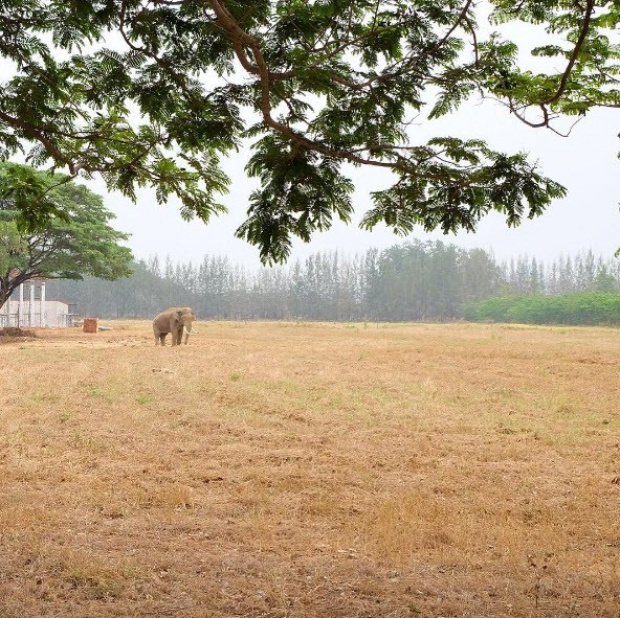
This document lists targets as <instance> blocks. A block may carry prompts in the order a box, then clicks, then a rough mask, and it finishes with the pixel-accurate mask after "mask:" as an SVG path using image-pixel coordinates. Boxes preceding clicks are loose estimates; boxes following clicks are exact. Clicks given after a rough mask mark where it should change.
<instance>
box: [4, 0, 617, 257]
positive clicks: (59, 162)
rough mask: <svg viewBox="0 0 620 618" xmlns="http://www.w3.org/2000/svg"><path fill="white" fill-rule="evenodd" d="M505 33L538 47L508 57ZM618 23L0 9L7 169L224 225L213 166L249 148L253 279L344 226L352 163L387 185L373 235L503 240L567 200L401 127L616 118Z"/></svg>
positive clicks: (366, 1) (264, 10)
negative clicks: (258, 267)
mask: <svg viewBox="0 0 620 618" xmlns="http://www.w3.org/2000/svg"><path fill="white" fill-rule="evenodd" d="M513 22H515V23H516V22H521V23H527V24H529V27H531V28H533V29H534V30H535V31H538V32H539V40H540V41H541V43H540V45H537V46H533V47H532V48H531V49H529V48H527V47H526V48H525V49H519V46H518V44H517V42H516V41H514V40H511V39H510V38H509V37H507V36H505V35H504V34H502V27H503V26H504V25H506V24H511V23H513ZM619 22H620V5H619V4H618V3H617V2H613V1H609V2H605V1H602V0H581V1H577V0H519V1H518V2H515V1H514V0H489V2H487V3H480V2H475V1H474V0H356V1H355V2H351V1H350V0H254V1H252V2H246V1H244V0H150V1H147V0H88V1H86V0H71V1H67V0H45V1H43V0H4V1H3V2H2V5H1V6H0V60H1V61H2V62H3V63H4V64H5V65H7V66H8V67H10V71H8V72H4V73H5V74H9V75H10V77H9V78H7V79H5V80H3V81H2V82H0V156H2V157H5V158H6V157H9V156H12V155H14V154H15V153H17V152H18V151H20V150H25V152H26V153H27V156H28V158H29V161H31V162H32V163H33V164H34V165H36V166H41V165H51V167H56V168H62V169H63V170H64V171H65V172H66V173H67V174H68V176H67V178H73V177H76V176H80V175H85V176H89V175H92V174H95V173H100V174H102V176H103V178H104V179H105V181H106V183H107V186H108V188H109V189H110V190H120V191H121V192H122V193H123V194H124V195H126V196H129V197H131V198H134V199H135V196H136V189H137V188H138V187H142V186H152V187H154V188H155V189H156V196H157V199H158V200H159V201H160V202H165V201H166V200H167V199H168V198H169V197H170V196H172V195H176V196H177V197H178V198H179V199H180V203H181V214H182V216H184V217H186V218H189V217H192V216H197V217H199V218H200V219H202V220H204V221H208V220H209V217H210V216H211V215H213V214H214V213H219V212H222V211H224V210H225V208H224V207H223V206H222V204H221V203H219V202H218V199H219V195H220V194H222V193H223V192H225V191H226V189H227V187H228V185H229V182H230V180H229V179H228V178H227V177H226V175H225V174H224V172H223V171H222V167H221V161H222V158H223V157H225V156H227V155H229V154H231V153H232V152H234V151H235V149H237V148H238V147H239V145H240V144H241V143H245V142H246V141H248V140H250V141H251V152H252V154H251V156H250V158H249V160H248V161H247V166H246V171H247V173H248V175H249V176H251V177H256V178H258V179H259V180H260V188H259V189H257V190H256V191H254V192H253V193H252V194H251V197H250V203H249V207H248V211H247V219H246V220H245V222H244V223H243V224H242V225H241V226H240V227H239V229H238V230H237V235H238V236H239V237H241V238H245V239H246V240H248V241H249V242H250V243H253V244H255V245H258V246H259V248H260V251H261V258H262V259H263V261H266V262H274V261H275V262H277V261H283V260H285V259H286V257H287V256H288V254H289V251H290V245H291V238H292V237H293V236H297V237H300V238H302V239H304V240H306V241H308V240H310V238H311V235H312V233H313V232H315V231H316V230H323V229H327V228H328V227H329V226H330V225H331V223H332V220H333V218H334V217H337V218H340V219H341V220H343V221H349V220H350V219H351V216H352V213H353V204H352V200H351V194H352V190H353V185H352V182H351V181H350V179H349V178H348V177H347V175H346V166H345V164H346V163H351V164H353V165H359V166H375V167H381V168H386V169H389V170H391V171H392V172H393V184H392V185H391V186H389V187H387V188H385V189H384V190H380V191H375V192H373V193H372V195H371V198H372V207H371V208H370V209H369V210H368V211H367V212H366V213H365V215H364V217H363V219H362V225H363V226H365V227H366V228H369V229H370V228H372V227H373V226H375V225H377V224H378V223H379V222H383V223H385V224H387V225H388V226H389V227H391V228H393V229H394V230H395V231H396V232H399V233H403V234H406V233H409V232H410V231H412V230H413V229H414V227H415V226H421V227H423V228H424V229H425V230H433V229H441V230H443V231H444V232H451V231H457V230H460V229H466V230H474V229H475V228H476V226H477V224H478V222H479V220H480V219H481V218H482V217H484V216H485V215H486V214H487V213H488V212H490V211H492V210H496V211H499V212H500V213H502V214H503V215H505V217H506V221H507V223H508V225H516V224H518V223H519V221H520V220H521V219H522V218H523V217H524V216H527V217H535V216H537V215H540V214H541V213H542V212H543V211H544V210H545V208H546V207H547V206H548V205H549V203H550V202H551V201H552V200H553V199H554V198H558V197H561V196H563V195H564V194H565V188H564V187H562V186H561V185H560V184H558V183H557V182H554V181H553V180H551V179H549V178H547V177H545V176H544V175H543V173H542V172H541V171H540V170H539V169H538V168H537V165H536V164H535V163H533V162H532V161H530V160H529V159H528V157H527V156H526V155H525V154H523V153H505V152H499V151H496V150H494V149H493V148H491V147H490V146H489V145H488V144H487V143H485V142H484V141H482V140H480V139H477V138H476V137H475V136H473V137H472V138H471V139H460V138H456V137H454V136H445V135H438V136H437V137H434V138H431V139H429V140H427V141H426V142H418V141H416V140H415V139H414V138H415V136H414V135H413V134H412V131H411V130H410V126H411V123H412V121H413V120H414V119H416V120H417V121H425V122H426V121H428V122H432V121H434V120H435V119H437V118H439V117H441V116H443V115H446V114H454V113H458V110H459V107H460V106H461V105H462V104H463V103H464V102H466V101H468V100H471V99H472V98H476V97H478V98H482V99H485V98H491V99H494V100H497V101H500V102H502V103H503V104H504V105H505V106H506V110H507V113H511V114H513V115H514V117H515V118H518V119H519V120H521V121H522V122H523V123H524V124H525V125H528V126H529V127H539V128H550V129H553V130H556V131H557V130H559V128H558V127H557V126H556V125H555V124H554V123H555V122H557V121H558V119H561V118H568V119H569V120H570V118H571V117H572V118H573V119H575V120H577V119H579V118H580V117H581V116H583V115H585V114H587V112H588V111H589V110H591V109H592V108H594V107H598V106H602V107H618V106H619V105H620V91H619V90H618V75H619V71H620V65H619V58H620V48H619V46H618V45H617V44H616V43H615V42H614V31H617V28H618V24H619ZM616 38H617V36H616ZM526 53H529V54H531V55H532V56H533V57H534V58H535V59H536V60H537V62H538V64H535V66H537V67H540V69H536V70H534V69H532V68H530V64H531V63H529V64H528V65H527V66H525V65H524V64H520V63H522V62H523V57H524V54H526ZM533 66H534V65H533ZM48 207H49V204H45V203H43V204H41V205H39V207H38V208H37V209H35V210H30V211H27V212H26V213H25V215H24V219H25V220H26V221H27V222H30V223H32V221H33V220H34V221H35V222H36V220H37V219H41V218H42V217H43V218H45V215H46V213H48V212H50V210H49V208H48Z"/></svg>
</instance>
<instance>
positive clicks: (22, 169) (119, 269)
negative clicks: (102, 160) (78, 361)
mask: <svg viewBox="0 0 620 618" xmlns="http://www.w3.org/2000/svg"><path fill="white" fill-rule="evenodd" d="M57 182H58V179H57V178H55V177H53V176H50V175H48V174H45V173H41V172H36V171H34V170H33V169H32V168H29V167H27V166H23V165H16V164H12V163H4V164H0V307H2V306H3V305H4V304H5V303H6V301H7V300H8V299H9V297H10V296H11V294H12V293H13V291H14V290H16V289H17V288H18V287H19V285H20V284H22V283H24V282H26V281H29V280H30V279H35V278H37V277H44V278H46V279H82V277H83V275H92V276H94V277H98V278H101V279H110V280H113V279H118V278H119V277H125V276H128V275H129V274H130V273H131V271H130V268H129V263H130V261H131V259H132V254H131V251H130V250H129V249H128V248H127V247H123V246H121V245H119V244H118V243H119V242H121V241H124V240H127V239H128V236H127V234H123V233H121V232H118V231H116V230H114V229H113V228H112V227H110V226H109V225H108V221H110V220H111V219H113V218H114V215H113V214H112V213H111V212H109V211H108V210H106V209H105V208H104V206H103V200H102V199H101V197H99V196H98V195H96V194H95V193H93V192H92V191H90V190H89V189H87V188H86V187H84V186H83V185H81V184H77V183H72V184H70V185H68V184H64V185H63V184H61V185H60V186H54V185H57ZM33 187H38V188H39V189H41V190H44V192H45V195H46V198H45V199H46V200H48V201H49V202H50V204H51V206H52V209H51V210H50V214H49V219H48V221H47V223H46V225H45V227H44V228H42V229H41V230H39V231H34V232H33V231H27V230H25V229H24V228H23V226H22V225H20V221H21V218H20V210H21V212H23V211H24V210H27V209H29V208H30V207H31V206H32V204H31V202H29V196H31V195H32V188H33ZM18 208H19V209H20V210H18Z"/></svg>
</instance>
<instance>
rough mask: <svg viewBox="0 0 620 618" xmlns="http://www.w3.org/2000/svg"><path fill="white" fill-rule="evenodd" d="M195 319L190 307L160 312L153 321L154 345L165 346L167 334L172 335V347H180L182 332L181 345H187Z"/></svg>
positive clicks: (171, 308)
mask: <svg viewBox="0 0 620 618" xmlns="http://www.w3.org/2000/svg"><path fill="white" fill-rule="evenodd" d="M195 319H196V314H195V313H194V312H193V311H192V309H191V308H190V307H170V308H169V309H166V310H165V311H162V312H161V313H160V314H159V315H157V316H156V317H155V319H154V320H153V333H154V335H155V345H160V344H161V345H166V335H167V334H168V333H172V345H181V339H182V337H183V331H185V341H184V342H183V343H185V344H187V340H188V339H189V334H190V333H191V332H192V322H193V321H194V320H195Z"/></svg>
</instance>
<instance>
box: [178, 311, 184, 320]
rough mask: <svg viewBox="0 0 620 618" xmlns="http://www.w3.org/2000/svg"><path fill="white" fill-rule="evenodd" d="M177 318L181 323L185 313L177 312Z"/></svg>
mask: <svg viewBox="0 0 620 618" xmlns="http://www.w3.org/2000/svg"><path fill="white" fill-rule="evenodd" d="M176 316H177V320H179V322H180V321H181V320H182V319H183V312H182V311H177V312H176Z"/></svg>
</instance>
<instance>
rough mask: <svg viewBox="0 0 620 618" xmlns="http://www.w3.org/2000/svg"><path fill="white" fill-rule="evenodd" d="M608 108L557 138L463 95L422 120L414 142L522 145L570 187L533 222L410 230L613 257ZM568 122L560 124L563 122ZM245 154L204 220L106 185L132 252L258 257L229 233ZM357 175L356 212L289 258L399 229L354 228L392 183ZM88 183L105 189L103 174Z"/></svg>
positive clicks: (615, 232)
mask: <svg viewBox="0 0 620 618" xmlns="http://www.w3.org/2000/svg"><path fill="white" fill-rule="evenodd" d="M619 124H620V123H618V114H617V112H615V111H614V110H598V111H596V112H594V113H591V114H589V115H588V116H587V117H586V118H584V119H583V120H582V121H581V122H579V123H578V124H577V125H576V126H575V127H574V128H573V130H572V133H571V135H570V136H569V137H560V136H558V135H557V134H555V133H553V132H552V131H549V130H543V129H532V128H530V127H527V126H525V125H524V124H522V123H521V122H519V121H518V120H517V119H516V118H514V116H511V115H510V114H509V113H508V111H507V110H506V109H505V108H504V107H502V106H501V105H500V104H498V103H490V102H485V103H484V104H471V105H469V106H468V107H467V109H465V110H462V111H459V112H458V113H457V114H455V115H454V116H451V117H448V118H446V119H442V120H441V121H440V122H437V121H435V122H431V123H429V122H423V121H420V123H419V125H417V126H416V125H414V126H413V127H412V129H411V139H412V143H415V142H416V141H419V142H420V143H423V142H424V141H426V139H428V138H429V137H431V136H437V135H456V136H458V137H462V138H482V139H485V140H487V141H488V143H489V144H490V146H492V147H494V148H496V149H498V150H503V151H505V152H507V153H514V152H527V153H529V154H530V158H531V160H533V161H538V162H539V164H540V167H541V171H542V172H543V173H544V174H546V175H547V176H550V177H551V178H553V179H554V180H556V181H558V182H560V183H562V184H563V185H564V186H566V187H567V188H568V196H567V197H566V198H565V199H563V200H557V201H556V202H554V203H553V204H552V206H551V207H550V208H549V209H548V210H547V212H546V214H544V215H542V217H539V218H537V219H535V220H533V221H530V220H526V221H524V222H523V223H522V225H521V226H520V227H518V228H512V229H509V228H508V227H507V226H506V224H505V222H504V220H503V219H502V217H501V216H500V215H496V214H492V215H491V216H490V217H489V218H488V219H487V220H486V221H484V222H483V223H482V224H481V225H480V228H479V230H478V232H476V233H475V234H471V233H469V234H468V233H461V234H458V235H456V236H455V235H447V236H444V235H443V234H441V233H439V232H437V233H433V234H425V233H424V232H423V231H422V230H421V229H420V230H416V231H415V232H414V233H413V234H412V235H411V236H409V237H408V238H409V239H414V238H417V239H421V240H427V239H440V240H443V241H444V242H451V243H454V244H456V245H459V246H461V247H465V248H474V247H479V248H482V249H487V250H491V251H493V253H494V254H495V256H496V258H498V259H500V260H504V259H510V257H513V256H514V257H517V256H519V255H523V254H526V253H527V254H529V255H531V256H536V257H538V258H541V259H542V260H544V261H549V260H552V259H554V258H556V257H558V256H559V255H560V254H565V255H566V254H575V253H577V252H579V251H587V250H589V249H592V250H593V251H594V253H595V254H597V255H602V256H603V257H604V258H611V257H612V256H613V253H614V252H615V250H616V249H617V248H618V247H620V211H619V210H618V203H619V202H620V182H619V180H620V162H619V160H618V158H617V153H618V151H620V140H619V139H618V137H617V134H618V131H619V130H620V126H619ZM565 128H566V125H565ZM247 156H248V153H247V152H246V153H243V152H241V153H239V154H238V155H236V156H234V157H232V158H231V159H230V160H229V161H227V163H226V169H227V170H228V171H229V173H230V174H231V177H232V187H231V191H230V193H229V194H227V195H225V196H223V198H222V200H221V201H222V202H223V203H224V204H226V206H227V207H228V208H229V211H230V212H229V214H228V215H222V216H220V217H219V218H216V219H213V220H212V221H211V223H210V224H208V225H205V224H203V223H201V222H199V221H193V222H190V223H188V222H185V221H183V220H182V219H181V216H180V214H179V209H178V206H177V203H176V202H175V201H174V200H171V201H170V202H169V203H168V204H167V205H166V206H158V205H157V203H156V201H155V199H154V195H153V192H151V191H142V192H141V193H140V198H139V201H138V203H137V204H135V205H134V204H133V203H132V202H131V201H129V200H127V199H125V198H123V197H122V196H120V195H119V194H107V195H106V196H105V203H106V206H107V207H108V208H109V209H110V210H112V211H113V212H114V213H115V214H116V215H117V219H116V220H115V221H114V227H116V228H117V229H120V230H122V231H124V232H128V233H130V234H131V239H130V241H129V243H128V244H129V246H130V247H131V248H132V249H133V251H134V254H135V256H136V257H137V258H147V257H149V256H151V255H154V254H158V255H159V256H160V257H165V256H168V255H169V256H170V257H171V258H172V260H173V261H175V262H176V261H182V262H186V261H192V262H199V261H201V260H202V259H203V257H204V256H205V255H206V254H209V255H227V256H229V257H230V259H231V260H232V261H234V262H237V263H243V264H245V265H248V266H258V265H259V259H258V250H257V249H256V248H255V247H252V246H250V245H248V244H247V243H245V242H243V241H241V240H237V239H236V238H235V237H234V231H235V229H236V227H237V226H238V225H239V224H240V223H241V222H242V221H243V220H244V218H245V212H246V210H247V206H248V197H249V194H250V192H251V190H252V187H253V186H254V185H253V183H254V182H256V181H255V180H250V179H248V178H247V177H246V175H245V173H244V166H245V163H246V160H247ZM349 172H350V176H351V178H352V179H353V180H354V182H355V186H356V193H355V196H354V204H355V205H356V212H357V215H358V216H357V221H355V222H353V223H352V224H350V225H349V226H345V225H342V224H340V223H337V224H335V225H334V228H333V229H332V230H330V231H329V232H326V233H322V234H317V235H316V236H315V237H314V240H313V241H312V242H311V243H310V244H309V245H307V244H305V243H302V242H301V241H300V242H297V243H296V244H295V248H294V251H293V253H292V256H291V261H294V260H295V259H297V258H301V259H303V258H304V257H306V256H307V255H309V254H310V253H314V252H317V251H333V250H338V251H339V252H341V253H342V254H345V255H353V254H355V253H356V252H363V251H365V250H366V249H368V248H370V247H377V248H380V249H381V248H385V247H388V246H391V245H393V244H395V243H399V242H404V241H405V240H407V239H406V238H402V237H399V236H395V235H394V234H393V233H392V232H390V231H388V230H386V229H384V228H377V229H376V230H375V231H374V232H365V231H362V230H360V229H359V228H358V227H357V222H358V221H359V219H360V218H361V216H362V214H363V213H364V212H365V211H366V210H367V209H368V208H369V207H370V206H371V201H370V197H369V193H370V191H372V190H373V189H378V188H382V187H384V186H387V185H388V184H389V183H390V180H389V179H390V177H389V176H388V175H387V174H386V172H385V171H383V170H376V169H372V168H363V169H360V168H352V167H351V168H350V170H349ZM91 187H92V188H93V189H94V190H96V191H97V192H99V193H101V194H105V188H104V186H103V184H102V183H96V182H95V183H92V184H91Z"/></svg>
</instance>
